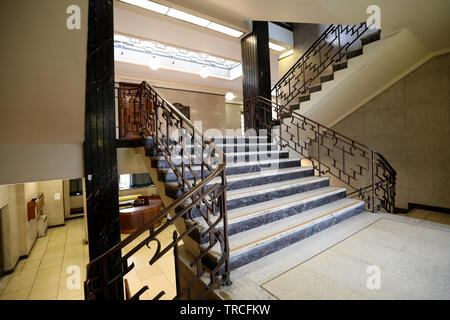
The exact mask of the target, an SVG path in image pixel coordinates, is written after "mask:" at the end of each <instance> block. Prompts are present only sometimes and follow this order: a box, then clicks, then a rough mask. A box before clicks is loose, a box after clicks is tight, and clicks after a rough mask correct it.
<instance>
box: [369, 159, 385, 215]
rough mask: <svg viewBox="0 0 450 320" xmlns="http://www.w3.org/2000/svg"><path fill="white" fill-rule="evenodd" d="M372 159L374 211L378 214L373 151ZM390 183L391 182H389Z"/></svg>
mask: <svg viewBox="0 0 450 320" xmlns="http://www.w3.org/2000/svg"><path fill="white" fill-rule="evenodd" d="M371 155H372V156H371V158H372V211H373V212H375V213H376V212H377V199H376V190H375V152H374V151H373V150H372V151H371ZM388 181H389V180H388Z"/></svg>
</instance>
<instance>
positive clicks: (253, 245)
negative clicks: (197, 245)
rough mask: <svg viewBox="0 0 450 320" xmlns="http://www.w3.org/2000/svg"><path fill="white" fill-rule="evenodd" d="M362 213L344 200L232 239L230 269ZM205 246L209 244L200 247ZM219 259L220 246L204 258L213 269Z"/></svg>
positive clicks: (355, 202) (361, 208)
mask: <svg viewBox="0 0 450 320" xmlns="http://www.w3.org/2000/svg"><path fill="white" fill-rule="evenodd" d="M363 211H364V202H363V201H360V200H355V199H348V198H344V199H340V200H338V201H334V202H332V203H329V204H326V205H323V206H320V207H317V208H314V209H311V210H307V211H305V212H302V214H296V215H293V216H290V217H288V218H285V219H282V220H277V221H274V222H272V223H268V224H265V225H262V226H259V227H257V228H254V229H250V230H247V231H244V232H240V233H237V234H234V235H231V236H230V237H229V244H230V264H231V269H236V268H238V267H241V266H243V265H246V264H248V263H250V262H253V261H256V260H258V259H260V258H262V257H264V256H266V255H268V254H270V253H273V252H275V251H278V250H280V249H282V248H285V247H287V246H289V245H291V244H294V243H296V242H299V241H301V240H303V239H305V238H307V237H310V236H312V235H313V234H316V233H317V232H320V231H322V230H324V229H326V228H329V227H331V226H333V225H335V224H337V223H339V222H342V221H344V220H346V219H348V218H351V217H352V216H355V215H357V214H359V213H361V212H363ZM206 245H208V244H203V245H201V247H204V246H206ZM219 255H220V245H219V243H217V244H216V245H215V246H214V247H213V248H212V249H211V250H210V252H209V254H207V255H206V256H205V259H204V263H205V264H206V266H208V267H210V268H211V267H213V266H214V264H215V263H216V261H217V259H218V256H219Z"/></svg>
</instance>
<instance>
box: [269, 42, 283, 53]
mask: <svg viewBox="0 0 450 320" xmlns="http://www.w3.org/2000/svg"><path fill="white" fill-rule="evenodd" d="M269 48H270V49H272V50H275V51H283V50H286V48H285V47H283V46H280V45H278V44H275V43H273V42H269Z"/></svg>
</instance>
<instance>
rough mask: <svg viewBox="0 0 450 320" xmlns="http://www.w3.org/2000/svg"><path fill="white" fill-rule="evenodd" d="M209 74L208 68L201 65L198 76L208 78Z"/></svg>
mask: <svg viewBox="0 0 450 320" xmlns="http://www.w3.org/2000/svg"><path fill="white" fill-rule="evenodd" d="M208 76H209V70H208V68H207V67H206V66H203V67H202V69H201V70H200V77H202V78H203V79H206V78H208Z"/></svg>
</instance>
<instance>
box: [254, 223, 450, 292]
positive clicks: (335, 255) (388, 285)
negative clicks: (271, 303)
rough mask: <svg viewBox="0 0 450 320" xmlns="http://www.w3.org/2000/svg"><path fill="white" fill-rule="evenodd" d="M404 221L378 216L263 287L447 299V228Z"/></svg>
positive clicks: (449, 278)
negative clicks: (374, 284)
mask: <svg viewBox="0 0 450 320" xmlns="http://www.w3.org/2000/svg"><path fill="white" fill-rule="evenodd" d="M405 220H407V219H404V221H395V220H392V219H388V218H383V219H380V220H378V221H376V222H375V223H373V224H372V225H370V226H368V227H367V228H364V229H363V230H361V231H359V232H357V233H355V234H354V235H352V236H350V237H348V238H347V239H345V240H344V241H341V242H339V243H338V244H336V245H334V246H332V247H331V248H329V249H328V250H325V251H323V252H321V253H320V254H318V255H316V256H314V257H312V258H311V259H309V260H307V261H305V262H303V263H301V264H299V265H297V266H295V267H293V268H291V269H290V270H288V271H287V272H284V273H282V274H280V275H278V276H277V277H274V278H273V279H271V280H269V281H267V282H266V283H264V284H262V287H263V288H264V289H266V290H267V291H268V292H270V293H271V294H272V295H274V296H275V297H276V298H278V299H450V250H449V246H450V228H448V229H447V230H445V229H442V230H440V229H436V228H432V227H429V226H427V225H425V224H424V225H418V224H417V223H408V221H405ZM408 220H409V219H408ZM370 266H376V268H378V270H379V271H380V273H379V275H380V278H379V279H380V287H379V288H378V289H376V288H375V289H374V288H372V289H370V288H369V287H368V286H367V282H368V279H369V277H370V276H372V275H374V273H373V270H371V269H370V268H369V267H370ZM372 268H373V267H372Z"/></svg>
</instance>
